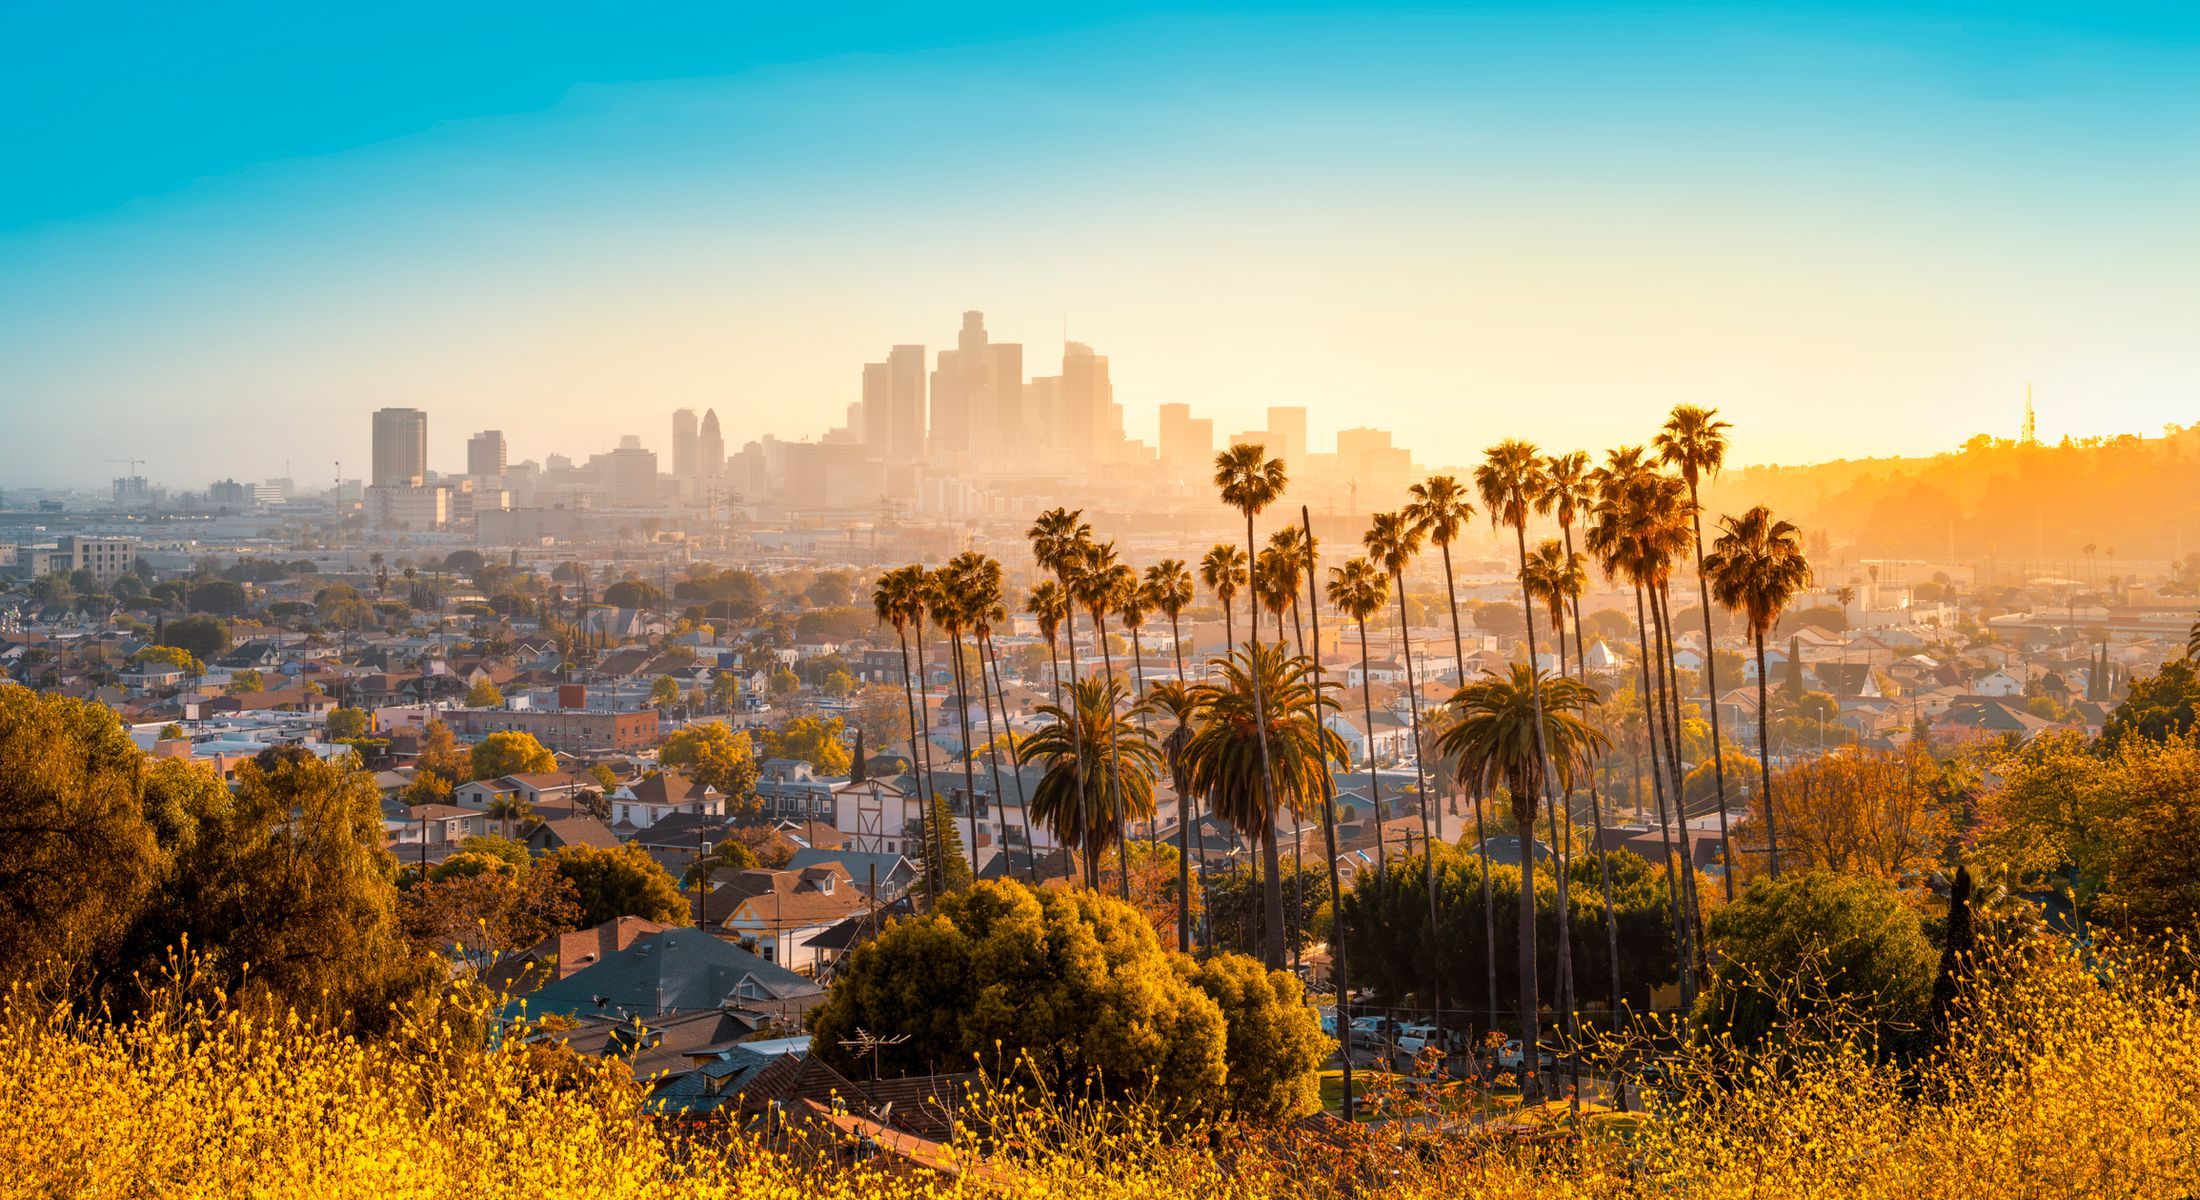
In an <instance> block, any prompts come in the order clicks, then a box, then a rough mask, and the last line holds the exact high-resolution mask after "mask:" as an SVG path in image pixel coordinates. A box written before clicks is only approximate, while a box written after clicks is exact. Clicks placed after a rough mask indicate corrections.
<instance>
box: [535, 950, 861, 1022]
mask: <svg viewBox="0 0 2200 1200" xmlns="http://www.w3.org/2000/svg"><path fill="white" fill-rule="evenodd" d="M744 980H754V981H755V982H756V983H757V984H758V985H759V986H761V987H762V989H763V990H764V991H765V992H766V993H767V994H769V995H772V996H774V997H777V998H781V999H785V998H790V997H792V996H795V995H799V994H801V993H802V992H804V991H810V992H815V991H817V990H818V988H817V985H816V984H814V983H811V982H810V981H809V980H807V979H804V978H802V977H801V976H800V975H797V974H795V973H794V972H792V971H789V970H787V969H786V968H784V967H780V966H775V965H773V964H772V963H769V962H767V961H765V960H764V959H762V958H759V957H757V956H756V955H754V954H750V953H749V952H748V951H746V950H743V949H741V948H740V947H739V946H735V945H733V944H732V943H730V942H726V941H723V940H721V939H719V938H716V937H713V936H712V935H710V934H708V933H705V932H703V931H701V930H697V929H667V930H665V931H664V932H662V933H658V934H654V935H652V936H649V937H646V938H642V939H640V940H637V941H636V942H634V944H632V945H630V946H628V947H626V948H624V949H621V950H616V951H613V952H611V953H609V954H606V955H604V956H603V958H602V959H601V960H600V961H599V962H597V963H596V964H595V965H593V966H590V967H588V968H586V969H585V970H581V971H578V972H575V973H574V974H572V975H569V976H567V977H565V978H564V979H560V980H557V981H555V982H553V983H550V984H548V985H545V986H544V987H543V988H542V990H540V991H538V992H536V993H535V994H534V995H532V996H529V997H527V998H526V1000H525V1002H524V1005H525V1007H524V1011H525V1012H526V1014H527V1015H529V1016H540V1015H542V1014H544V1013H562V1014H565V1015H568V1016H580V1015H583V1014H592V1013H603V1014H606V1015H617V1014H621V1013H624V1014H629V1015H638V1016H659V1015H662V1014H664V1013H670V1012H696V1011H699V1010H702V1009H706V1008H718V1007H721V1006H723V1005H724V1004H725V1003H726V1002H727V1000H728V998H729V997H733V996H734V994H735V989H736V988H738V987H739V986H740V985H741V983H742V982H743V981H744ZM521 1003H522V1002H520V1001H514V1003H513V1006H512V1007H511V1008H508V1010H507V1013H508V1015H518V1013H519V1012H520V1011H521V1009H520V1007H519V1006H520V1004H521Z"/></svg>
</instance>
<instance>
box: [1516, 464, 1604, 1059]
mask: <svg viewBox="0 0 2200 1200" xmlns="http://www.w3.org/2000/svg"><path fill="white" fill-rule="evenodd" d="M1544 496H1545V499H1546V500H1548V499H1549V498H1550V493H1549V492H1548V491H1546V492H1545V493H1544ZM1587 584H1588V574H1587V572H1585V571H1583V570H1582V567H1581V556H1580V555H1579V554H1574V553H1569V552H1568V551H1567V549H1566V544H1565V543H1564V542H1561V541H1560V540H1558V539H1557V538H1545V539H1543V540H1542V541H1541V542H1539V543H1537V544H1536V548H1535V551H1534V553H1532V554H1530V555H1529V556H1528V588H1529V590H1530V591H1531V592H1533V593H1534V594H1535V597H1536V598H1537V599H1538V600H1541V601H1543V603H1544V606H1545V610H1546V612H1547V615H1549V617H1550V619H1551V629H1552V630H1553V636H1554V637H1555V638H1556V639H1557V641H1558V674H1559V677H1560V678H1562V679H1564V678H1568V677H1569V676H1568V674H1567V659H1566V608H1567V605H1568V603H1569V602H1578V601H1579V600H1580V598H1581V593H1582V590H1583V589H1584V588H1585V587H1586V586H1587ZM1583 686H1585V687H1586V686H1587V684H1583ZM1590 777H1591V778H1593V777H1594V776H1593V775H1592V776H1590ZM1555 799H1557V800H1559V801H1560V802H1559V803H1554V804H1552V805H1551V806H1550V809H1549V811H1548V812H1547V813H1546V814H1545V819H1546V820H1547V821H1548V822H1549V828H1550V831H1551V851H1552V853H1554V854H1556V855H1557V856H1558V869H1557V871H1556V872H1554V873H1553V878H1554V879H1555V881H1556V882H1557V884H1558V911H1560V912H1562V913H1570V912H1572V911H1573V909H1572V907H1571V903H1572V902H1571V900H1570V899H1569V897H1568V891H1569V886H1568V885H1569V884H1570V882H1571V880H1570V879H1569V878H1568V877H1569V876H1570V875H1571V873H1572V871H1573V865H1574V863H1573V829H1574V814H1573V799H1574V798H1573V795H1572V793H1571V792H1567V793H1564V794H1563V795H1562V796H1560V797H1556V798H1555ZM1561 809H1563V810H1564V816H1565V818H1566V829H1565V832H1564V835H1563V836H1561V834H1560V831H1559V828H1558V819H1559V816H1560V815H1561V814H1560V810H1561ZM1573 953H1574V948H1573V932H1572V922H1570V921H1560V922H1559V923H1558V1009H1559V1011H1560V1012H1561V1013H1564V1014H1565V1016H1566V1020H1567V1030H1566V1032H1567V1034H1568V1035H1569V1036H1570V1035H1572V1034H1574V1033H1575V1032H1576V1031H1577V1028H1578V1026H1577V1025H1576V1018H1575V1015H1574V1014H1575V1007H1574V963H1573Z"/></svg>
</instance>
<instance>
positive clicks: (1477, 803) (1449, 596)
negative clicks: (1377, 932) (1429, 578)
mask: <svg viewBox="0 0 2200 1200" xmlns="http://www.w3.org/2000/svg"><path fill="white" fill-rule="evenodd" d="M1438 549H1440V550H1442V551H1443V552H1444V602H1445V604H1446V605H1447V606H1448V607H1449V608H1450V609H1451V655H1452V670H1453V672H1454V673H1455V674H1457V675H1458V676H1459V685H1460V686H1461V687H1465V686H1466V683H1467V640H1466V638H1465V637H1464V636H1463V635H1461V634H1460V632H1459V591H1458V588H1457V586H1456V585H1455V584H1454V583H1453V581H1452V573H1451V543H1450V542H1449V541H1446V542H1445V543H1443V544H1442V545H1441V546H1439V547H1438ZM1443 820H1444V819H1443V816H1442V814H1441V813H1439V814H1438V815H1437V818H1436V821H1437V828H1438V829H1439V830H1441V829H1442V828H1443ZM1474 838H1475V842H1476V844H1477V845H1478V846H1479V847H1480V850H1479V851H1478V852H1477V853H1483V852H1487V850H1488V849H1489V833H1488V831H1487V830H1486V829H1484V828H1483V824H1482V797H1481V796H1479V795H1477V796H1476V797H1475V798H1474ZM1482 866H1483V871H1482V921H1483V925H1484V929H1483V959H1484V964H1483V965H1484V966H1485V967H1486V968H1487V969H1488V973H1489V988H1490V994H1489V1003H1490V1023H1491V1024H1492V1025H1493V1026H1494V1025H1495V1024H1496V1022H1497V936H1496V934H1497V916H1496V914H1495V913H1493V912H1491V911H1490V873H1489V870H1488V868H1489V860H1488V859H1484V860H1483V862H1482Z"/></svg>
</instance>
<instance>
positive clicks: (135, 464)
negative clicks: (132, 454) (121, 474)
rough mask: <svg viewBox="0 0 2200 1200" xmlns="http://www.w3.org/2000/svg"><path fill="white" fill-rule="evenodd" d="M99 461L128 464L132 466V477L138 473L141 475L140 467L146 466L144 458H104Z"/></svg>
mask: <svg viewBox="0 0 2200 1200" xmlns="http://www.w3.org/2000/svg"><path fill="white" fill-rule="evenodd" d="M99 461H101V462H118V463H128V464H130V474H132V475H136V474H138V473H139V472H138V468H139V467H142V466H144V465H145V460H144V459H142V458H103V459H100V460H99Z"/></svg>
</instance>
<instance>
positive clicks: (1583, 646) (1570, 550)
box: [1565, 525, 1619, 1029]
mask: <svg viewBox="0 0 2200 1200" xmlns="http://www.w3.org/2000/svg"><path fill="white" fill-rule="evenodd" d="M1565 534H1566V561H1568V562H1572V561H1573V557H1574V530H1573V526H1571V525H1568V526H1566V527H1565ZM1572 600H1573V610H1574V665H1575V667H1576V668H1577V673H1578V674H1579V675H1580V676H1581V682H1582V684H1583V685H1584V686H1587V685H1588V683H1589V643H1588V642H1586V641H1584V640H1583V638H1582V633H1581V597H1580V596H1579V595H1576V596H1574V597H1572ZM1600 708H1601V706H1600ZM1599 723H1600V724H1601V723H1602V714H1601V712H1600V713H1599ZM1589 828H1590V830H1591V831H1592V832H1593V833H1594V834H1595V835H1596V856H1597V882H1598V884H1599V885H1600V890H1601V891H1602V892H1603V894H1604V938H1605V948H1606V950H1607V951H1609V953H1610V956H1611V965H1610V970H1611V973H1612V985H1611V992H1612V996H1611V1000H1612V1014H1611V1016H1612V1028H1614V1029H1618V1028H1619V912H1618V910H1616V909H1614V908H1613V907H1612V863H1611V860H1610V859H1609V858H1607V857H1605V847H1604V801H1603V799H1602V797H1601V796H1599V795H1598V791H1597V776H1596V772H1595V771H1591V772H1589Z"/></svg>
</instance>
